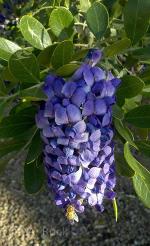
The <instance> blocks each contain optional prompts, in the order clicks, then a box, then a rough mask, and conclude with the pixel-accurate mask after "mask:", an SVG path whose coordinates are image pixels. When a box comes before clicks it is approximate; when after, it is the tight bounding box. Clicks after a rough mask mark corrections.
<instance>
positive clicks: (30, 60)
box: [9, 50, 40, 83]
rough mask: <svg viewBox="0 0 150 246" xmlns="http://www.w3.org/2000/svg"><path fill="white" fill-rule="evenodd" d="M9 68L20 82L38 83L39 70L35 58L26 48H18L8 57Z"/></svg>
mask: <svg viewBox="0 0 150 246" xmlns="http://www.w3.org/2000/svg"><path fill="white" fill-rule="evenodd" d="M9 69H10V72H11V73H12V74H13V76H14V77H15V78H16V79H18V80H19V81H20V82H24V83H39V80H40V72H39V66H38V63H37V59H36V57H35V56H34V55H33V54H31V53H30V52H28V51H26V50H18V51H16V52H15V53H14V54H13V55H12V56H11V57H10V59H9Z"/></svg>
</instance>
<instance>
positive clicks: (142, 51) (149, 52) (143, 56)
mask: <svg viewBox="0 0 150 246" xmlns="http://www.w3.org/2000/svg"><path fill="white" fill-rule="evenodd" d="M132 56H133V57H135V58H137V59H140V60H149V59H150V46H148V47H144V48H137V49H136V50H134V51H132Z"/></svg>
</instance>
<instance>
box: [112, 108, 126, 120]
mask: <svg viewBox="0 0 150 246" xmlns="http://www.w3.org/2000/svg"><path fill="white" fill-rule="evenodd" d="M112 115H113V117H114V118H116V119H118V120H123V117H124V112H123V110H122V109H121V108H120V107H119V106H118V105H117V104H115V105H113V107H112Z"/></svg>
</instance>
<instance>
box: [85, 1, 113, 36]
mask: <svg viewBox="0 0 150 246" xmlns="http://www.w3.org/2000/svg"><path fill="white" fill-rule="evenodd" d="M86 22H87V24H88V27H89V29H90V30H91V32H92V33H93V34H94V35H95V37H96V38H97V39H100V38H102V37H103V36H104V34H105V32H106V30H107V27H108V23H109V16H108V11H107V9H106V7H105V6H104V5H103V4H101V3H100V2H94V3H93V4H92V6H91V7H90V8H89V9H88V11H87V13H86Z"/></svg>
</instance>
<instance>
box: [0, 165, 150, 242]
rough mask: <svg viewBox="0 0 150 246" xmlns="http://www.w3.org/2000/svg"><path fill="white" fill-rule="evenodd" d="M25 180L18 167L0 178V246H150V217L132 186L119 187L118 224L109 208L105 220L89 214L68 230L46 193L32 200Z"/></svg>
mask: <svg viewBox="0 0 150 246" xmlns="http://www.w3.org/2000/svg"><path fill="white" fill-rule="evenodd" d="M21 178H22V165H21V163H19V162H18V163H17V162H16V163H15V164H10V165H8V167H7V170H6V171H5V173H4V174H3V176H1V177H0V246H1V245H2V246H3V245H4V246H11V245H14V246H26V245H28V246H30V245H33V246H38V245H39V246H41V245H44V246H47V245H50V246H55V245H56V246H57V245H66V246H67V245H70V246H76V245H77V246H87V245H90V246H96V245H100V246H101V245H102V246H103V245H108V246H113V245H114V246H117V245H121V246H124V245H145V246H146V245H150V212H149V211H148V210H147V209H146V208H144V207H143V205H142V204H141V203H140V201H139V200H138V199H137V198H135V196H134V194H133V191H132V187H131V184H130V181H129V180H126V181H124V180H123V179H121V180H119V181H118V187H117V190H118V198H117V200H118V206H119V221H118V223H116V222H115V219H114V214H113V208H112V205H111V204H108V205H107V209H106V210H105V212H104V213H103V214H100V213H98V212H96V211H95V210H94V209H86V213H85V214H84V215H81V218H80V222H79V223H78V224H75V225H74V226H70V225H69V224H68V222H67V221H66V219H65V216H64V214H63V212H62V211H61V210H60V209H58V208H57V207H56V206H55V205H54V204H53V201H52V199H51V198H50V195H49V194H48V192H47V191H43V192H41V193H40V194H37V195H36V196H29V195H27V194H26V193H25V192H24V188H23V185H22V180H21Z"/></svg>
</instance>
